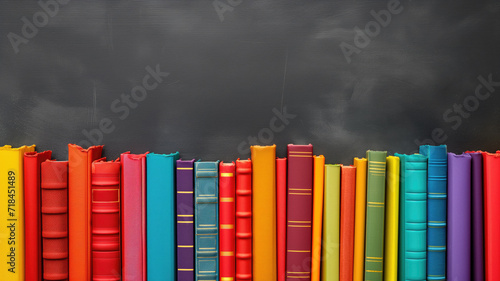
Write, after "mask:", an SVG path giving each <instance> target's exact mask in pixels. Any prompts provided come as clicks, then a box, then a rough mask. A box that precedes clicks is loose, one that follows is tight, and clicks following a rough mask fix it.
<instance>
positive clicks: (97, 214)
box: [91, 160, 121, 281]
mask: <svg viewBox="0 0 500 281" xmlns="http://www.w3.org/2000/svg"><path fill="white" fill-rule="evenodd" d="M120 170H121V163H120V162H114V161H113V162H105V161H104V160H96V161H94V162H93V163H92V195H91V199H92V280H96V281H100V280H106V281H114V280H116V281H118V280H121V258H120V255H121V254H120V249H121V247H120Z"/></svg>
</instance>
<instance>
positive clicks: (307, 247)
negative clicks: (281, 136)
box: [286, 144, 313, 281]
mask: <svg viewBox="0 0 500 281" xmlns="http://www.w3.org/2000/svg"><path fill="white" fill-rule="evenodd" d="M287 174H288V180H287V187H288V190H287V203H288V204H287V229H286V234H287V239H286V250H287V253H286V280H288V281H291V280H296V281H302V280H311V271H310V269H311V245H312V240H311V235H312V193H313V147H312V145H293V144H289V145H288V171H287Z"/></svg>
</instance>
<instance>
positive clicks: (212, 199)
mask: <svg viewBox="0 0 500 281" xmlns="http://www.w3.org/2000/svg"><path fill="white" fill-rule="evenodd" d="M194 167H195V194H194V196H195V211H194V213H195V220H194V221H195V226H196V228H195V234H196V239H195V250H196V252H195V258H196V266H195V269H196V276H195V277H196V280H197V281H198V280H219V232H218V229H219V228H218V224H219V217H218V215H219V214H218V209H219V208H218V202H219V193H218V190H219V182H218V167H219V161H216V162H195V163H194Z"/></svg>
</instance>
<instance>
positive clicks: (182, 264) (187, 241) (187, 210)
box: [176, 159, 195, 281]
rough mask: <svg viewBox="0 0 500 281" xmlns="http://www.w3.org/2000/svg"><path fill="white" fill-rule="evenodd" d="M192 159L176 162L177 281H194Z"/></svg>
mask: <svg viewBox="0 0 500 281" xmlns="http://www.w3.org/2000/svg"><path fill="white" fill-rule="evenodd" d="M194 161H195V160H194V159H192V160H177V167H176V170H177V178H176V181H177V281H194Z"/></svg>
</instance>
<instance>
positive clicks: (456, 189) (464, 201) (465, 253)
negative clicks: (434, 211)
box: [447, 153, 493, 280]
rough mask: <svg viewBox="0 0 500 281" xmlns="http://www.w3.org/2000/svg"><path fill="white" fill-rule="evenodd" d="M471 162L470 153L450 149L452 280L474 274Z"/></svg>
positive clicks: (449, 229)
mask: <svg viewBox="0 0 500 281" xmlns="http://www.w3.org/2000/svg"><path fill="white" fill-rule="evenodd" d="M471 163H472V158H471V156H470V155H469V154H467V153H464V154H461V155H456V154H454V153H448V233H447V234H448V235H447V238H448V240H447V244H448V255H447V273H448V276H447V277H448V279H449V280H470V277H471V260H470V255H471V236H470V233H471V228H470V227H471V200H470V199H471ZM492 280H493V279H492Z"/></svg>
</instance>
